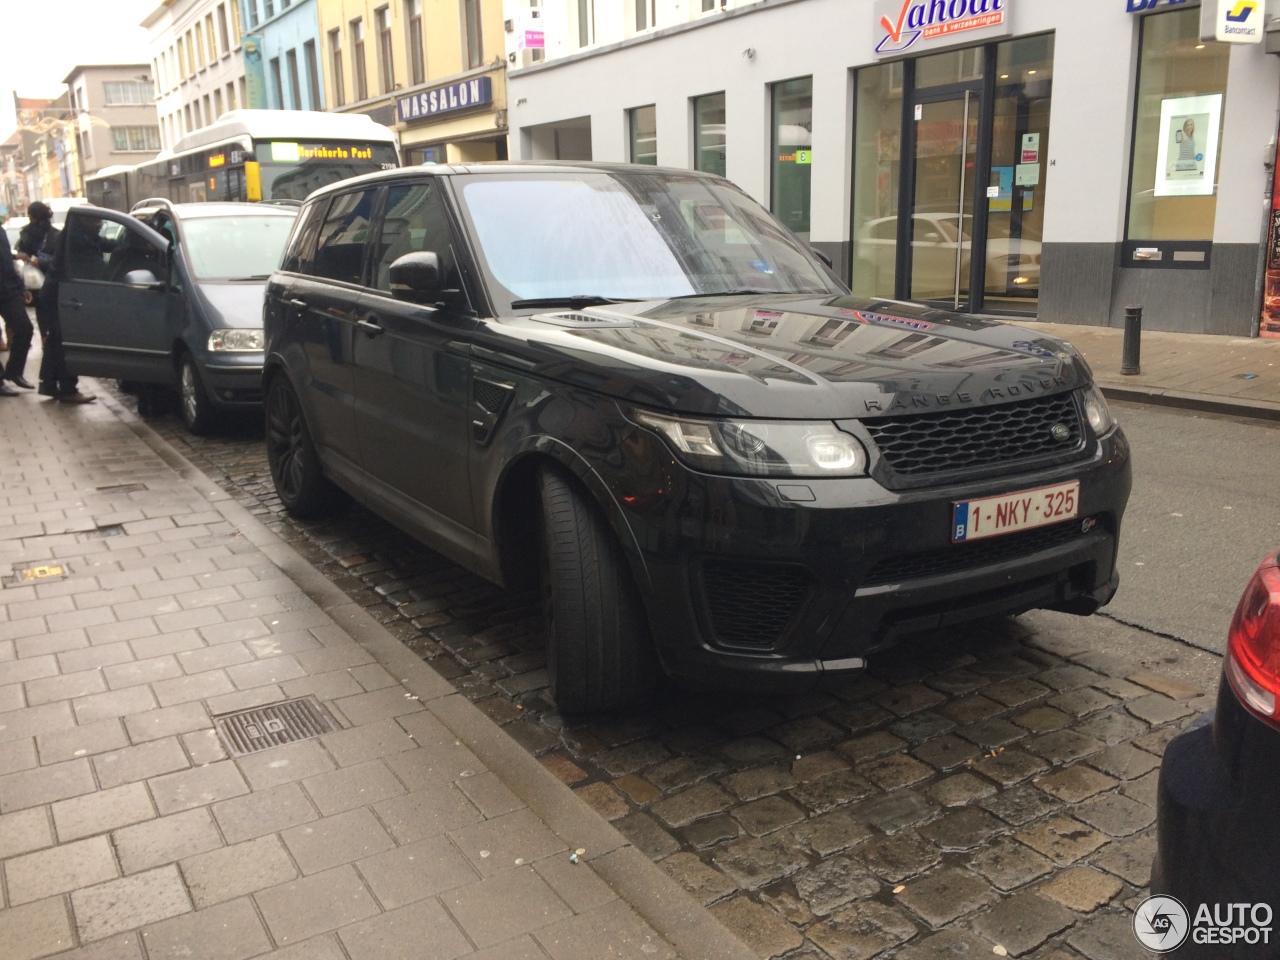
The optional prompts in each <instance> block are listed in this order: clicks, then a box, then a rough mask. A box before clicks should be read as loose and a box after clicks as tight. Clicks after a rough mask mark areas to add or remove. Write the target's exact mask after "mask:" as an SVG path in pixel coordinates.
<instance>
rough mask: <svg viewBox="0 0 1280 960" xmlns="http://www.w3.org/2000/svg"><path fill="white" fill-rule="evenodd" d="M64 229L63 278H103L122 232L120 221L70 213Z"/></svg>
mask: <svg viewBox="0 0 1280 960" xmlns="http://www.w3.org/2000/svg"><path fill="white" fill-rule="evenodd" d="M65 229H66V237H65V243H66V247H65V249H64V253H63V255H64V256H65V258H66V269H65V270H64V271H63V273H64V275H65V276H66V278H67V279H68V280H106V279H107V264H108V262H109V261H110V259H111V253H112V251H113V250H114V249H115V247H116V241H117V240H118V239H119V235H120V233H121V228H120V224H118V223H114V222H112V221H110V220H99V219H98V218H97V217H79V216H71V217H68V218H67V224H66V228H65Z"/></svg>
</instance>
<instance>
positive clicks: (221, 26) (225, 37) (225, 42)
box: [218, 3, 231, 54]
mask: <svg viewBox="0 0 1280 960" xmlns="http://www.w3.org/2000/svg"><path fill="white" fill-rule="evenodd" d="M218 40H219V41H220V42H221V43H222V52H223V53H224V54H225V53H228V52H229V51H230V50H231V35H230V34H229V33H228V31H227V5H226V4H225V3H220V4H218Z"/></svg>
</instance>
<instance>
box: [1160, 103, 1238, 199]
mask: <svg viewBox="0 0 1280 960" xmlns="http://www.w3.org/2000/svg"><path fill="white" fill-rule="evenodd" d="M1221 119H1222V94H1220V93H1214V94H1208V95H1206V96H1200V97H1170V98H1167V99H1165V100H1162V101H1160V127H1159V129H1160V146H1159V149H1158V150H1157V152H1156V185H1155V195H1156V196H1157V197H1208V196H1212V195H1213V192H1214V186H1215V175H1216V173H1217V167H1218V126H1219V123H1220V122H1221Z"/></svg>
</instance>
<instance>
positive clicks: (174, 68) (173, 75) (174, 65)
mask: <svg viewBox="0 0 1280 960" xmlns="http://www.w3.org/2000/svg"><path fill="white" fill-rule="evenodd" d="M181 78H182V70H181V67H180V66H179V64H178V57H177V54H176V52H175V51H174V47H173V44H169V89H170V90H176V89H177V87H178V82H179V81H180V80H181Z"/></svg>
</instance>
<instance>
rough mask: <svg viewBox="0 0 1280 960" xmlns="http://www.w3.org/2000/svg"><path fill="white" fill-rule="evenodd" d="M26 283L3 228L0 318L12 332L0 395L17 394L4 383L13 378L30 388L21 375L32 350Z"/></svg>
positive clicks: (0, 238) (0, 379)
mask: <svg viewBox="0 0 1280 960" xmlns="http://www.w3.org/2000/svg"><path fill="white" fill-rule="evenodd" d="M25 292H26V285H25V284H24V283H23V282H22V277H21V275H19V273H18V268H17V267H15V266H14V263H13V249H12V248H11V247H10V246H9V236H8V234H6V233H5V232H4V231H3V230H0V318H3V319H4V325H5V328H6V329H7V330H8V331H9V339H10V344H9V362H8V363H7V364H5V367H4V370H3V371H0V397H16V396H17V395H18V391H17V390H14V389H13V387H11V386H9V385H8V384H7V383H5V382H4V381H5V380H12V381H13V382H14V383H16V384H18V386H20V387H28V386H30V384H28V383H27V381H26V379H25V378H24V377H23V376H22V371H23V368H24V367H25V366H26V365H27V353H28V352H29V351H30V350H31V333H32V330H31V318H30V317H28V316H27V303H26V300H25V299H24V298H23V294H24V293H25Z"/></svg>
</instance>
